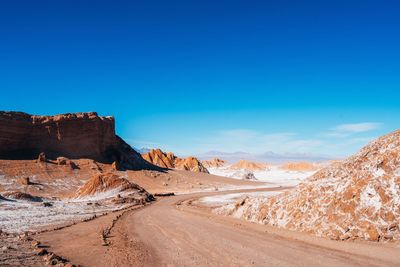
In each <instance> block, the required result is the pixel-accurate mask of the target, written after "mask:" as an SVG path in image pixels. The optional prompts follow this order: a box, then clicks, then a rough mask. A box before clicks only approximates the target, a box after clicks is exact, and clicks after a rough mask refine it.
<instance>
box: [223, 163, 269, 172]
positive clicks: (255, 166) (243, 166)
mask: <svg viewBox="0 0 400 267" xmlns="http://www.w3.org/2000/svg"><path fill="white" fill-rule="evenodd" d="M267 167H268V165H267V164H264V163H258V162H252V161H247V160H240V161H238V162H236V163H235V164H233V165H232V166H230V169H232V170H249V171H262V170H265V169H266V168H267Z"/></svg>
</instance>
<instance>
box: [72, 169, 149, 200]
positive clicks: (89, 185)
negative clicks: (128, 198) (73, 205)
mask: <svg viewBox="0 0 400 267" xmlns="http://www.w3.org/2000/svg"><path fill="white" fill-rule="evenodd" d="M110 190H116V192H115V193H119V192H123V191H126V190H143V189H142V188H141V187H140V186H138V185H136V184H134V183H131V182H129V181H128V180H126V179H124V178H120V177H119V176H118V175H115V174H112V173H106V174H98V175H95V176H93V177H92V178H90V180H88V181H87V182H86V183H85V184H84V185H83V186H82V187H81V188H79V189H78V191H77V193H76V197H78V198H80V197H86V196H93V195H96V194H98V193H104V192H107V191H110Z"/></svg>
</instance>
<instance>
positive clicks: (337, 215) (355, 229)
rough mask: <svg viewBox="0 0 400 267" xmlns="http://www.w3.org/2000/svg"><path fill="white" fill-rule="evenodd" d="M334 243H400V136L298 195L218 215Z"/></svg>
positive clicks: (331, 170) (337, 166) (332, 169)
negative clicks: (303, 233)
mask: <svg viewBox="0 0 400 267" xmlns="http://www.w3.org/2000/svg"><path fill="white" fill-rule="evenodd" d="M217 212H221V213H225V214H231V215H234V216H236V217H242V218H245V219H248V220H251V221H256V222H259V223H263V224H269V225H273V226H277V227H284V228H288V229H291V230H296V231H304V232H308V233H312V234H315V235H318V236H324V237H329V238H332V239H339V240H347V239H366V240H371V241H383V240H393V239H394V240H399V239H400V229H399V227H400V225H399V222H400V131H396V132H394V133H391V134H389V135H386V136H383V137H381V138H379V139H378V140H376V141H374V142H372V143H370V144H369V145H367V146H366V147H364V148H363V149H362V150H360V151H359V152H358V153H357V154H356V155H354V156H352V157H350V158H348V159H347V160H345V161H342V162H339V163H334V164H332V165H330V166H328V167H326V168H324V169H322V170H320V171H319V172H317V173H316V174H315V175H313V176H312V177H310V178H309V179H308V180H306V181H305V182H303V183H301V184H300V185H299V186H298V188H296V189H295V190H292V191H289V192H286V193H284V194H281V195H278V196H275V197H272V198H247V199H245V200H244V201H242V202H241V203H238V204H237V205H231V206H227V207H224V208H222V209H219V210H217Z"/></svg>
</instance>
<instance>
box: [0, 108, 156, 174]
mask: <svg viewBox="0 0 400 267" xmlns="http://www.w3.org/2000/svg"><path fill="white" fill-rule="evenodd" d="M42 152H44V154H45V155H46V157H47V158H51V159H56V158H57V157H67V158H71V159H79V158H89V159H94V160H96V161H99V162H103V163H112V162H114V161H116V162H118V163H119V165H120V166H123V167H125V168H129V169H142V168H151V165H150V164H148V163H147V162H146V161H144V160H143V159H142V158H141V156H140V154H138V153H137V152H136V151H135V150H133V149H132V148H131V147H130V146H129V145H128V144H126V143H125V142H124V141H123V140H122V139H121V138H120V137H118V136H117V135H116V134H115V121H114V118H113V117H102V116H98V115H97V113H95V112H90V113H74V114H62V115H56V116H35V115H29V114H26V113H22V112H4V111H2V112H0V158H1V159H34V158H37V157H38V155H39V154H40V153H42Z"/></svg>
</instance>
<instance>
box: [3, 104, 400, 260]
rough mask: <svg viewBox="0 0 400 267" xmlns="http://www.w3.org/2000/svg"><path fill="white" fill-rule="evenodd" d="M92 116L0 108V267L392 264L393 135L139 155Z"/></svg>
mask: <svg viewBox="0 0 400 267" xmlns="http://www.w3.org/2000/svg"><path fill="white" fill-rule="evenodd" d="M115 123H116V121H115V119H114V118H113V117H102V116H99V115H98V114H97V113H95V112H92V113H71V114H63V115H56V116H35V115H29V114H26V113H21V112H0V244H1V246H0V248H1V251H0V265H1V266H48V265H53V266H399V265H400V258H399V257H398V255H399V253H400V243H399V241H400V224H399V222H400V153H399V151H400V132H399V131H396V132H393V133H389V134H388V135H385V136H382V137H380V138H379V139H377V140H375V141H373V142H371V143H370V144H368V145H367V146H365V147H364V148H363V149H362V150H360V151H359V152H358V153H357V154H355V155H354V156H352V157H349V158H347V159H337V160H330V161H320V162H307V161H298V162H283V163H269V162H255V161H249V160H245V159H242V160H238V161H235V162H229V161H228V160H226V159H224V158H207V159H200V158H197V157H195V156H190V157H178V156H176V155H175V154H174V153H173V152H164V151H162V150H161V149H157V148H155V149H149V150H147V151H144V152H143V154H139V153H138V152H137V151H135V149H133V148H132V147H131V146H130V145H129V144H127V143H126V142H125V141H124V140H123V139H122V138H120V137H119V136H118V135H117V134H116V132H115Z"/></svg>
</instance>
